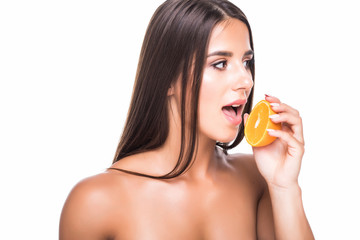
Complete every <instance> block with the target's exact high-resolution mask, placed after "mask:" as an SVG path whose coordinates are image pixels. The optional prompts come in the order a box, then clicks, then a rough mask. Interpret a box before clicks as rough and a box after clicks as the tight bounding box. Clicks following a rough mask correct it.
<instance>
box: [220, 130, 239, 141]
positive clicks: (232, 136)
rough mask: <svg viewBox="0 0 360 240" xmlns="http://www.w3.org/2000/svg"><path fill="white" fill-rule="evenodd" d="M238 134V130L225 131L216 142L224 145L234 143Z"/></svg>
mask: <svg viewBox="0 0 360 240" xmlns="http://www.w3.org/2000/svg"><path fill="white" fill-rule="evenodd" d="M225 133H226V134H225ZM237 134H238V129H236V130H233V131H224V132H222V134H221V135H220V134H219V135H218V136H217V139H216V141H218V142H222V143H228V142H231V141H233V140H234V139H235V138H236V136H237Z"/></svg>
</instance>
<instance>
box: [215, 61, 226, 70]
mask: <svg viewBox="0 0 360 240" xmlns="http://www.w3.org/2000/svg"><path fill="white" fill-rule="evenodd" d="M212 66H213V67H214V68H215V69H218V70H224V69H225V68H226V67H227V61H220V62H216V63H214V64H213V65H212Z"/></svg>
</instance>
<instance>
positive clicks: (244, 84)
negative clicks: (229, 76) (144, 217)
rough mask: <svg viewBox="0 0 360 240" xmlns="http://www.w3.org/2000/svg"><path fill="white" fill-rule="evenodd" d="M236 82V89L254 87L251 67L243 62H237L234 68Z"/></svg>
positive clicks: (234, 88) (234, 87) (234, 85)
mask: <svg viewBox="0 0 360 240" xmlns="http://www.w3.org/2000/svg"><path fill="white" fill-rule="evenodd" d="M234 71H235V72H234V82H233V85H232V88H233V90H234V91H237V90H245V91H249V90H250V89H251V88H252V87H253V84H254V83H253V77H252V74H251V71H250V69H249V68H247V67H246V66H244V65H243V64H242V63H239V64H237V66H236V67H235V68H234Z"/></svg>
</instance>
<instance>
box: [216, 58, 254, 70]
mask: <svg viewBox="0 0 360 240" xmlns="http://www.w3.org/2000/svg"><path fill="white" fill-rule="evenodd" d="M253 64H254V58H251V59H248V60H245V61H244V62H243V66H244V67H245V68H246V69H249V68H250V66H251V65H253ZM211 66H212V67H213V68H214V69H216V70H225V69H226V67H227V66H228V61H227V60H221V61H218V62H215V63H213V64H211Z"/></svg>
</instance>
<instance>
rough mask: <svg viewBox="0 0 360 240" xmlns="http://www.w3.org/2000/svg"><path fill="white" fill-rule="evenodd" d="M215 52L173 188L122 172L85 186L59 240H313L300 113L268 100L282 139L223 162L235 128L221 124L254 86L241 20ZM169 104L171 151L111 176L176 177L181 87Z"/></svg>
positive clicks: (132, 160) (75, 194)
mask: <svg viewBox="0 0 360 240" xmlns="http://www.w3.org/2000/svg"><path fill="white" fill-rule="evenodd" d="M208 52H209V57H208V59H207V62H206V65H205V66H204V76H203V82H202V86H201V89H200V98H199V133H198V149H197V154H196V159H194V164H193V165H192V166H191V168H190V169H189V170H188V171H187V172H185V173H184V174H182V175H180V176H179V177H176V178H175V179H171V180H154V179H150V178H145V177H139V176H133V175H130V174H126V173H123V172H119V171H116V170H108V171H106V172H105V173H101V174H99V175H96V176H93V177H90V178H88V179H85V180H83V181H82V182H80V183H79V184H77V185H76V186H75V188H74V189H73V190H72V192H71V193H70V195H69V197H68V199H67V201H66V203H65V205H64V209H63V212H62V216H61V221H60V239H61V240H69V239H89V240H91V239H125V240H126V239H131V240H136V239H147V240H152V239H175V240H176V239H189V240H191V239H206V240H213V239H214V240H215V239H229V240H231V239H275V238H276V239H313V236H312V233H311V229H310V227H309V224H308V222H307V219H306V217H305V213H304V209H303V205H302V202H301V190H300V187H299V186H298V184H297V177H298V174H299V171H300V165H301V159H302V155H303V152H304V150H303V145H304V144H303V137H302V123H301V118H300V116H299V114H298V112H297V111H296V110H295V109H293V108H291V107H290V106H288V105H286V104H283V103H281V102H280V100H279V99H277V98H275V97H270V96H267V97H266V100H268V101H269V102H271V103H276V104H275V105H274V106H273V109H274V111H275V112H277V113H278V117H277V118H274V119H273V121H274V122H281V123H282V124H283V128H282V130H278V131H273V132H270V133H269V134H271V135H273V136H276V137H278V139H277V140H276V141H275V142H274V143H272V144H271V145H269V146H266V147H262V148H254V149H253V151H254V155H241V154H238V155H227V156H226V155H224V154H223V153H222V152H221V150H219V149H218V148H217V147H215V143H216V140H219V141H223V142H226V141H231V140H232V139H234V138H235V136H236V134H237V129H238V125H234V123H233V122H231V121H229V120H228V119H226V117H224V115H223V112H222V106H225V105H226V104H228V103H229V102H230V103H231V102H233V101H234V100H244V99H245V100H246V98H247V96H248V95H249V92H250V91H251V88H252V86H253V82H252V76H251V74H250V71H249V69H248V68H247V61H249V60H250V59H251V57H252V54H251V51H250V45H249V37H248V32H247V28H246V26H245V25H244V24H243V23H241V22H240V21H238V20H230V21H228V22H226V23H224V24H219V25H218V26H216V27H215V29H214V31H213V33H212V35H211V38H210V43H209V50H208ZM219 52H221V53H220V54H219ZM224 52H226V53H227V54H223V53H224ZM212 53H216V54H212ZM229 53H230V54H229ZM168 97H169V105H168V107H169V110H170V111H169V112H170V113H171V114H170V116H169V119H170V123H169V125H170V130H169V136H168V138H167V140H166V142H165V143H164V145H163V146H161V147H160V148H159V149H155V150H153V151H149V152H145V153H141V154H136V155H133V156H130V157H127V158H124V159H121V160H120V161H118V162H116V163H115V164H114V165H113V166H112V167H113V168H120V169H126V170H131V171H136V172H141V173H145V174H150V175H155V176H159V175H163V174H166V173H168V172H169V171H171V169H172V168H173V167H174V165H175V162H176V160H177V157H178V154H179V149H180V146H179V142H180V141H179V139H180V137H181V135H180V128H179V126H180V115H179V112H180V111H179V110H180V107H179V106H180V98H181V94H180V90H179V86H178V83H177V84H175V85H174V86H172V87H171V88H170V89H169V91H168ZM240 111H242V108H240ZM246 117H247V116H245V121H246Z"/></svg>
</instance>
